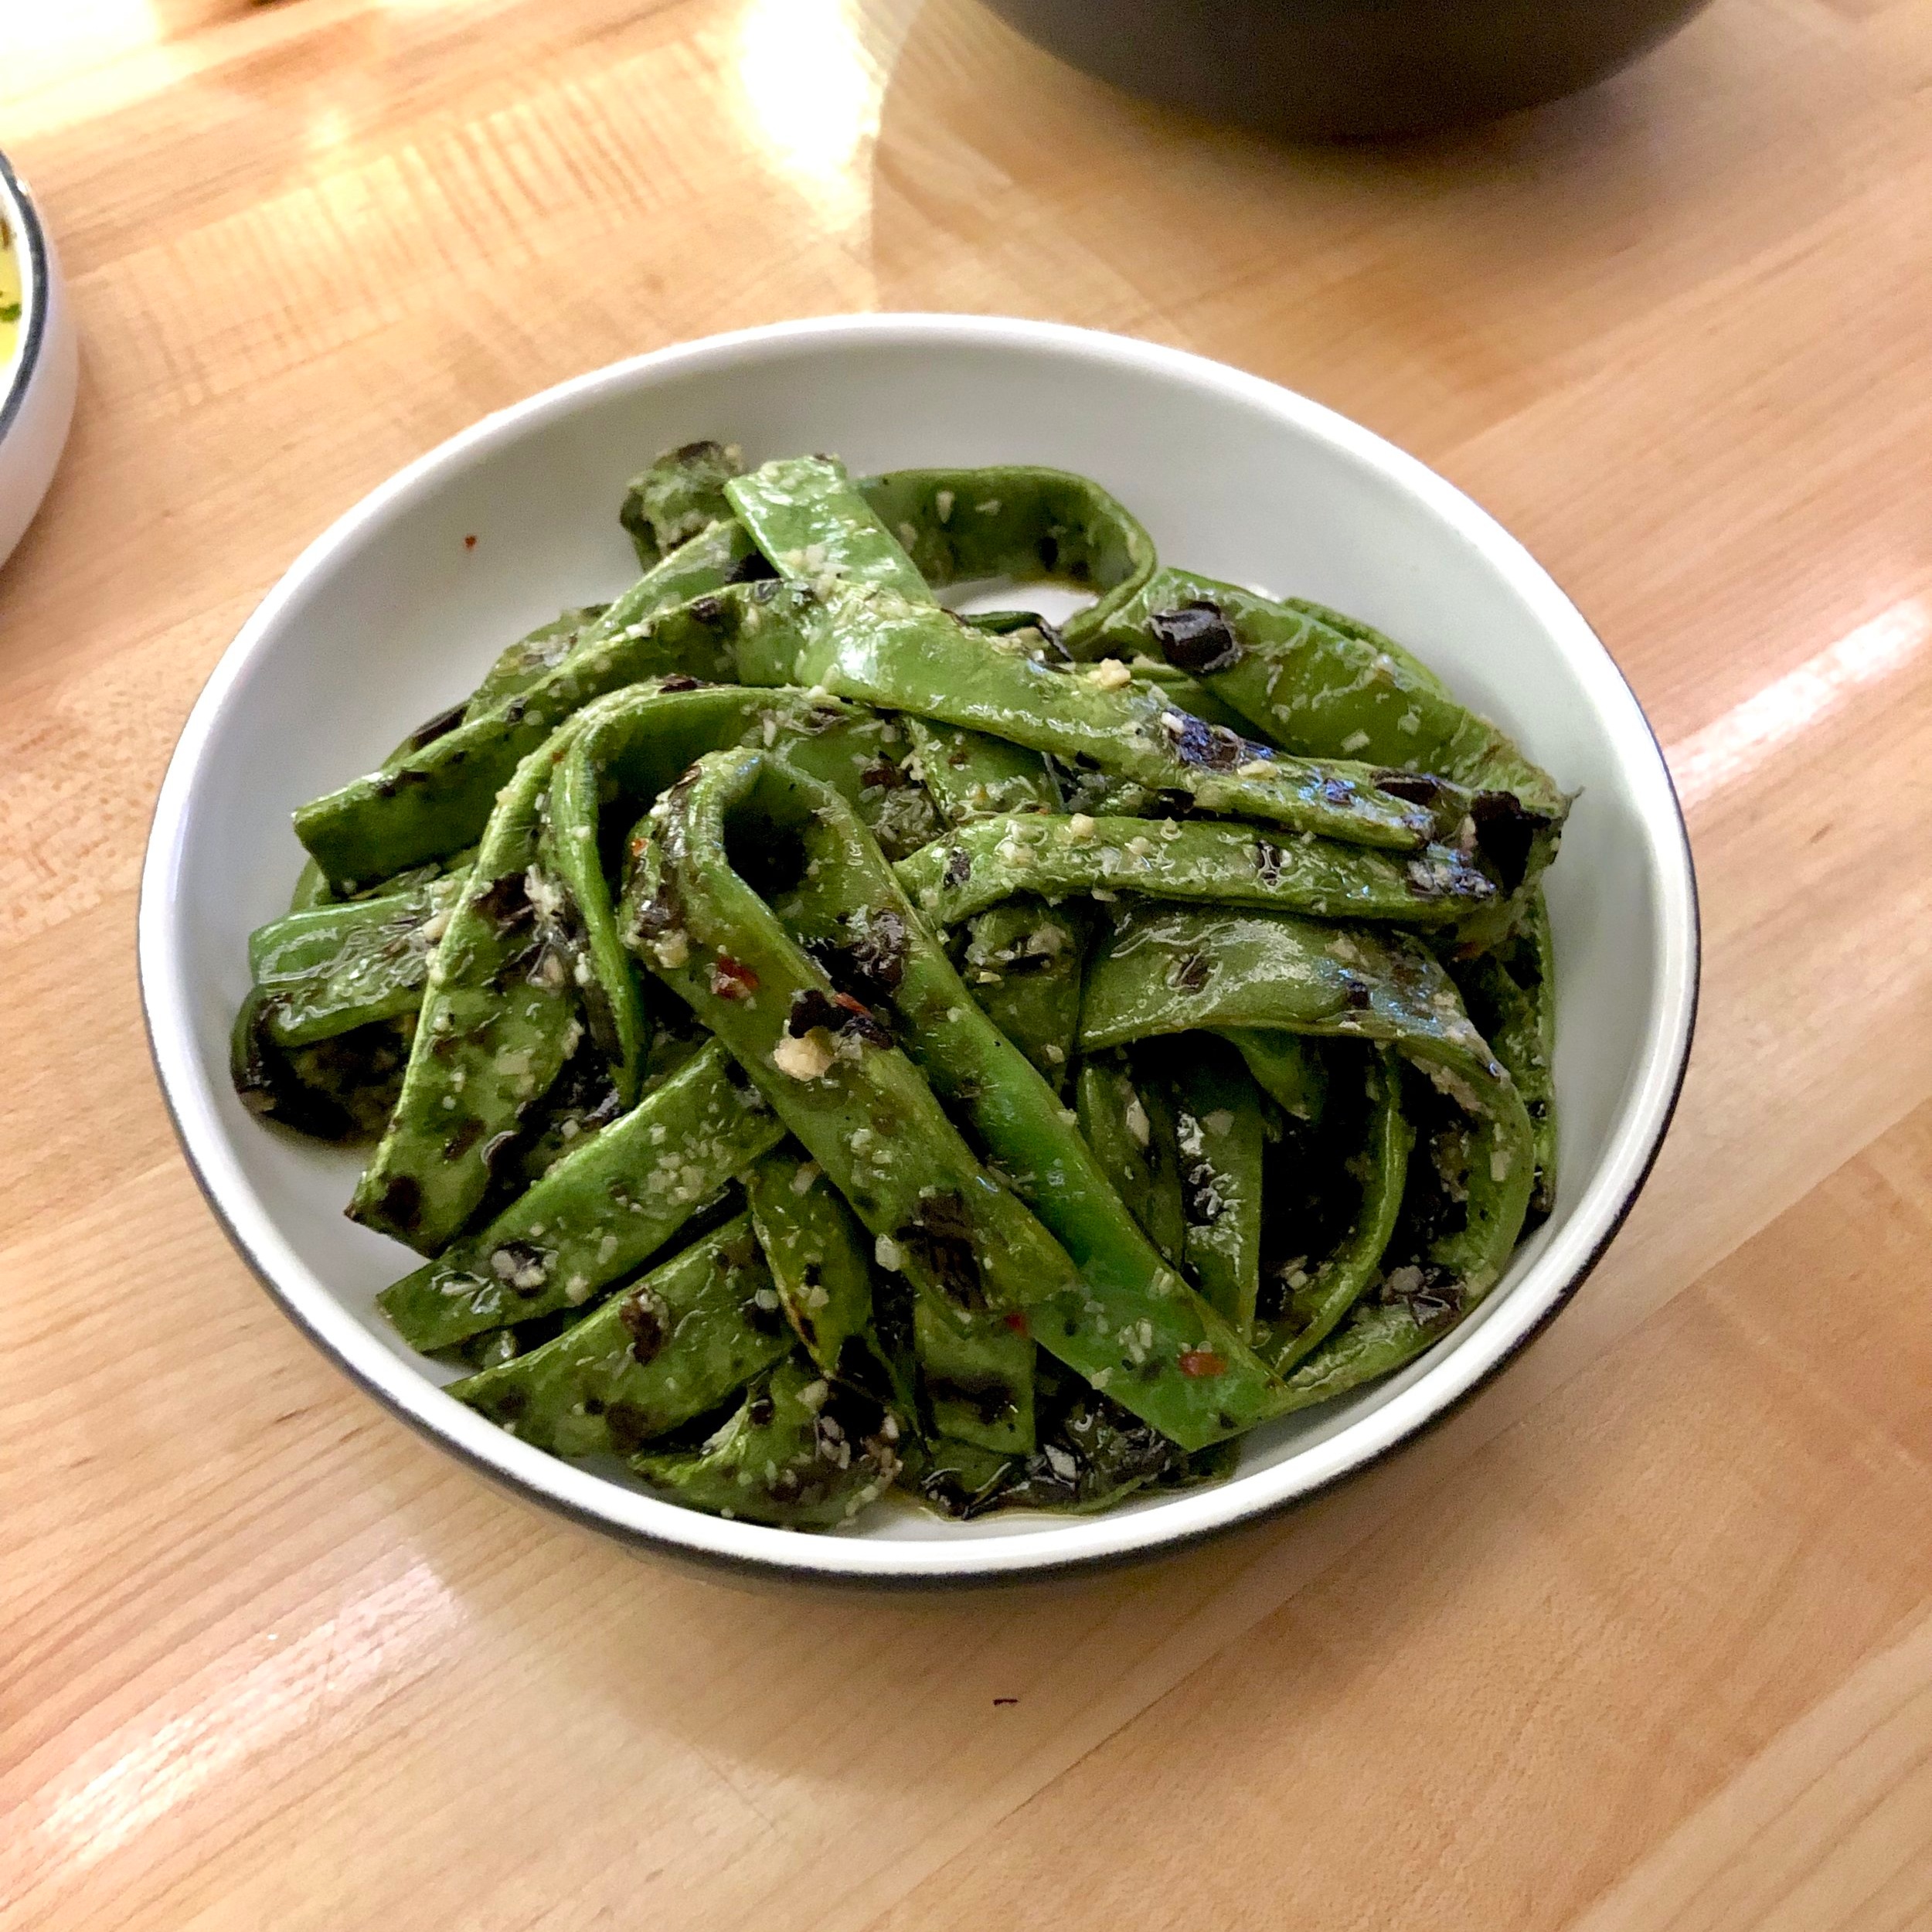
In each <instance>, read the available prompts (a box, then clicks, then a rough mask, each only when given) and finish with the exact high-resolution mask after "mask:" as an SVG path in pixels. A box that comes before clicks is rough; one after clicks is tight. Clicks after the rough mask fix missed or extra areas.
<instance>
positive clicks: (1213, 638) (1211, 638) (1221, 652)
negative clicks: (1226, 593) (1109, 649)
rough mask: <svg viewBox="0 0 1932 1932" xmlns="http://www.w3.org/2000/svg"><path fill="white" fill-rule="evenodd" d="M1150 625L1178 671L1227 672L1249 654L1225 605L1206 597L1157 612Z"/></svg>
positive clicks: (1169, 660)
mask: <svg viewBox="0 0 1932 1932" xmlns="http://www.w3.org/2000/svg"><path fill="white" fill-rule="evenodd" d="M1147 624H1148V629H1149V630H1150V631H1152V632H1153V633H1154V641H1155V643H1156V644H1158V645H1159V646H1160V647H1161V655H1162V656H1163V657H1164V658H1166V659H1167V661H1168V663H1169V664H1171V665H1173V666H1174V667H1175V669H1176V670H1179V671H1188V672H1196V673H1199V672H1208V671H1226V670H1229V669H1230V668H1232V667H1233V666H1234V665H1237V664H1239V663H1240V662H1241V659H1242V658H1243V655H1245V653H1244V652H1243V650H1242V648H1241V642H1240V639H1239V638H1237V637H1236V635H1235V634H1234V629H1233V626H1232V625H1231V624H1230V623H1229V622H1228V621H1227V617H1226V614H1225V613H1224V612H1223V611H1222V609H1221V607H1220V606H1219V604H1216V603H1213V601H1211V600H1209V599H1208V598H1206V597H1197V598H1196V599H1194V600H1192V602H1190V603H1187V604H1179V605H1177V606H1176V607H1175V608H1174V609H1173V610H1172V611H1155V613H1154V614H1153V615H1152V616H1151V617H1149V618H1148V621H1147Z"/></svg>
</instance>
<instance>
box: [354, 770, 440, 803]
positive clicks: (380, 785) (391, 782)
mask: <svg viewBox="0 0 1932 1932" xmlns="http://www.w3.org/2000/svg"><path fill="white" fill-rule="evenodd" d="M429 781H430V774H428V773H427V771H418V770H417V769H416V768H415V767H413V765H404V766H403V767H400V769H399V770H395V771H384V772H379V773H378V774H376V779H375V781H374V782H373V783H372V784H371V785H370V787H369V790H370V791H372V792H373V793H374V794H376V797H377V798H394V797H395V796H396V794H397V793H398V792H399V791H402V790H403V788H404V787H406V786H409V785H426V784H428V783H429Z"/></svg>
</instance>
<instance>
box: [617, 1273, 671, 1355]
mask: <svg viewBox="0 0 1932 1932" xmlns="http://www.w3.org/2000/svg"><path fill="white" fill-rule="evenodd" d="M663 1305H664V1304H662V1302H661V1301H658V1298H657V1297H656V1296H655V1294H649V1293H647V1292H646V1291H644V1290H641V1289H640V1290H638V1291H635V1292H634V1293H632V1294H627V1295H626V1296H625V1297H624V1300H623V1301H622V1303H621V1304H620V1305H619V1307H618V1309H617V1319H618V1320H619V1321H621V1322H622V1323H623V1324H624V1332H625V1333H626V1334H627V1335H629V1336H630V1338H631V1355H632V1357H633V1358H634V1359H635V1361H636V1362H637V1363H638V1366H639V1367H640V1368H643V1367H645V1366H648V1364H649V1363H651V1362H653V1361H654V1360H655V1359H656V1358H657V1355H658V1352H659V1351H660V1350H661V1349H662V1348H663V1346H664V1343H665V1332H664V1315H663V1313H662V1309H663Z"/></svg>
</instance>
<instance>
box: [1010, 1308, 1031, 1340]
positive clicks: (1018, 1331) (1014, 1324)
mask: <svg viewBox="0 0 1932 1932" xmlns="http://www.w3.org/2000/svg"><path fill="white" fill-rule="evenodd" d="M1005 1322H1006V1325H1007V1327H1008V1328H1011V1329H1012V1332H1014V1334H1015V1335H1025V1334H1027V1333H1028V1332H1029V1330H1028V1328H1027V1326H1026V1310H1025V1309H1024V1308H1015V1309H1014V1310H1013V1311H1012V1313H1011V1314H1010V1315H1007V1316H1006V1317H1005Z"/></svg>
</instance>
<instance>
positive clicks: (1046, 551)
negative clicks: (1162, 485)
mask: <svg viewBox="0 0 1932 1932" xmlns="http://www.w3.org/2000/svg"><path fill="white" fill-rule="evenodd" d="M859 491H860V492H861V493H862V495H863V496H864V498H865V499H866V502H867V503H868V504H869V505H870V506H871V507H872V510H873V512H874V513H875V514H876V515H877V516H878V518H879V521H880V522H882V523H883V524H884V525H885V526H886V528H887V529H889V530H890V531H891V532H893V535H894V536H896V538H897V539H898V540H899V542H900V544H901V546H903V548H904V549H905V550H906V553H907V554H908V555H909V556H910V557H911V559H912V560H913V563H914V564H915V565H917V567H918V569H919V571H920V574H921V576H922V577H923V578H924V579H925V580H926V582H927V583H929V584H931V585H934V587H938V588H942V589H943V588H944V587H947V586H948V585H951V584H954V583H970V582H972V581H973V580H975V579H978V578H981V577H1004V578H1007V579H1009V580H1012V582H1014V583H1033V582H1036V581H1039V580H1058V581H1060V582H1063V583H1070V584H1073V585H1075V586H1076V587H1078V588H1080V589H1081V590H1094V591H1095V592H1097V593H1098V598H1097V601H1096V603H1094V604H1093V605H1092V606H1091V607H1089V608H1088V609H1087V610H1085V611H1080V612H1078V613H1077V614H1075V615H1074V616H1073V617H1070V618H1069V619H1068V621H1066V624H1063V626H1062V627H1061V634H1062V636H1063V638H1064V639H1065V640H1066V645H1067V648H1069V650H1070V651H1073V654H1074V655H1080V653H1081V651H1083V649H1084V648H1086V646H1087V641H1088V640H1089V639H1090V638H1093V637H1094V636H1095V635H1097V634H1098V633H1099V631H1100V630H1101V628H1103V626H1104V624H1105V623H1106V621H1107V617H1108V615H1109V614H1110V613H1111V611H1113V610H1114V607H1116V606H1117V605H1118V604H1123V603H1124V602H1125V601H1126V600H1128V598H1130V597H1132V596H1133V595H1134V592H1135V591H1136V590H1138V589H1140V588H1141V586H1143V585H1144V584H1145V583H1146V581H1147V580H1148V577H1150V576H1151V574H1152V573H1153V570H1154V568H1155V552H1154V544H1153V542H1152V539H1151V538H1149V536H1148V534H1147V532H1146V531H1145V530H1144V529H1141V526H1140V525H1139V524H1138V522H1135V521H1134V519H1133V518H1132V517H1131V515H1128V512H1127V511H1126V510H1125V509H1123V508H1122V507H1121V505H1120V504H1119V503H1117V502H1115V501H1114V498H1112V497H1111V496H1110V495H1107V492H1106V491H1104V490H1103V489H1102V488H1100V486H1099V485H1097V484H1096V483H1094V482H1091V481H1089V480H1088V479H1087V478H1086V477H1083V476H1076V475H1074V474H1072V473H1071V472H1070V471H1065V470H1049V469H1041V468H1032V467H1029V466H1027V465H1025V464H1002V465H999V466H998V467H995V468H988V469H967V470H949V469H933V470H895V471H892V472H890V473H889V474H886V475H884V476H869V477H866V478H864V479H863V480H862V481H861V482H860V483H859Z"/></svg>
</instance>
